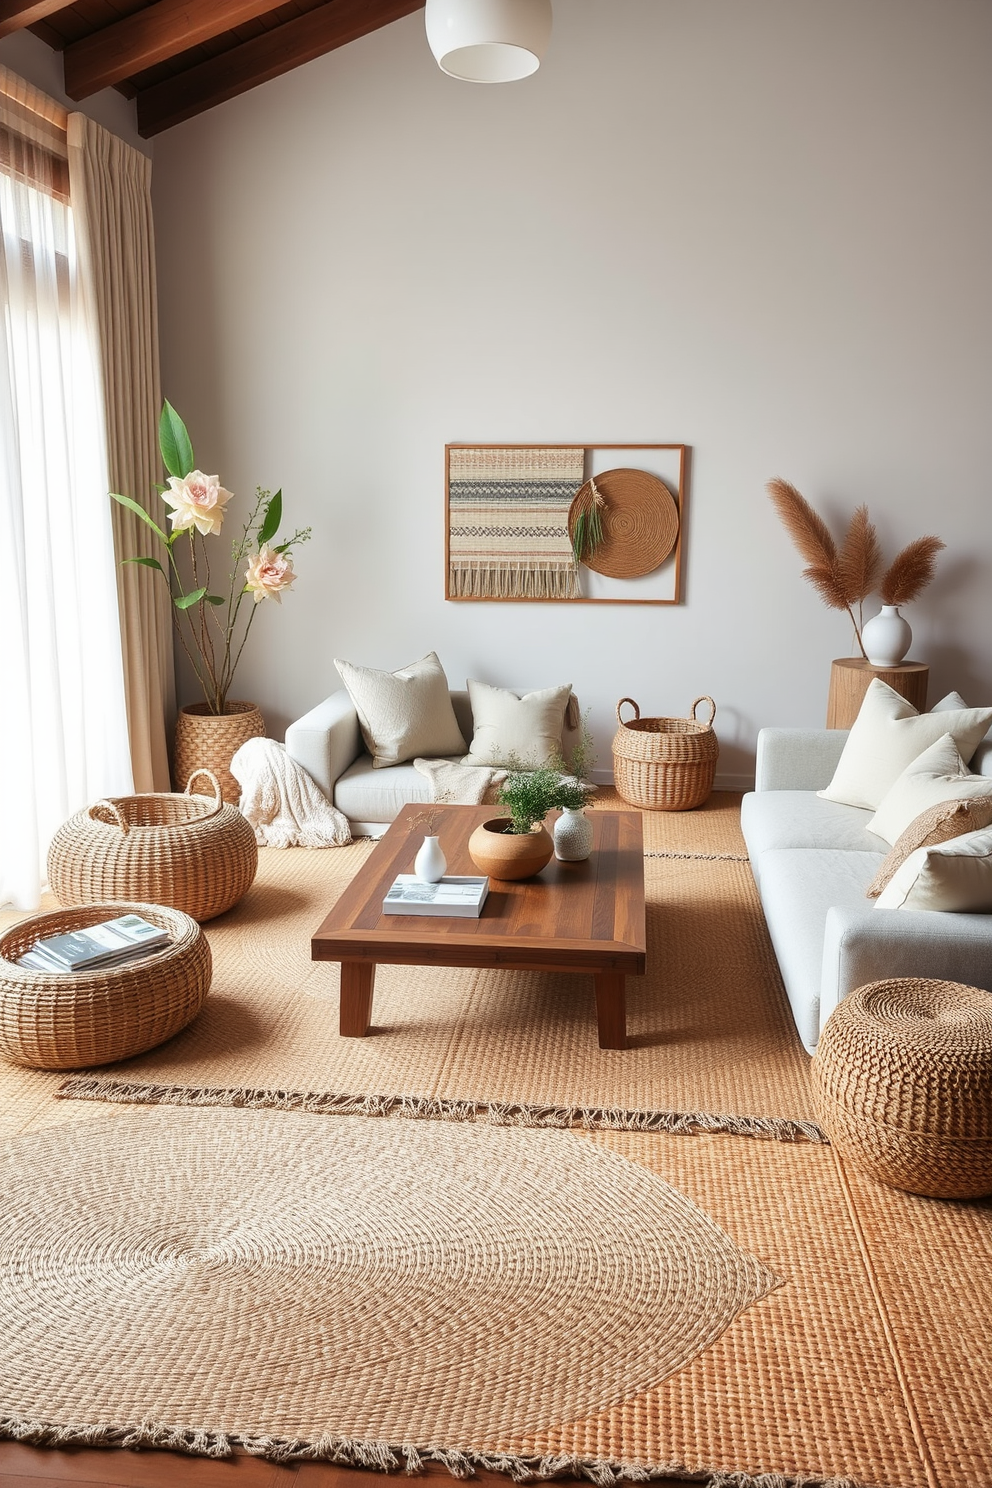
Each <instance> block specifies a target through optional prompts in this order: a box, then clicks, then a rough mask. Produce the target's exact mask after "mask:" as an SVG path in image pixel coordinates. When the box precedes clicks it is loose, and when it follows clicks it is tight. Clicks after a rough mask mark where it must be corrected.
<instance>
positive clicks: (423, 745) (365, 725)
mask: <svg viewBox="0 0 992 1488" xmlns="http://www.w3.org/2000/svg"><path fill="white" fill-rule="evenodd" d="M334 665H335V666H336V667H337V669H338V671H339V672H340V674H341V681H342V682H343V683H344V685H345V687H346V688H347V689H348V695H349V697H350V698H351V701H352V702H353V703H354V705H355V712H356V713H357V714H358V722H359V724H360V726H361V730H362V738H363V739H364V740H365V747H366V749H367V750H368V752H369V754H370V755H371V756H372V766H373V769H384V768H385V767H386V766H388V765H401V764H402V763H403V761H404V760H411V759H414V758H415V756H416V755H418V754H422V755H427V756H428V757H430V756H438V755H441V756H443V755H450V754H462V753H463V751H464V749H465V740H464V739H463V738H462V731H461V729H460V728H459V727H458V720H457V719H456V718H455V710H454V708H452V706H451V696H450V694H449V692H448V679H447V677H446V676H445V675H444V668H443V667H442V666H441V663H440V662H439V661H438V659H437V656H436V654H435V653H434V652H433V651H432V652H431V653H430V655H429V656H425V657H423V658H422V659H421V660H420V661H412V662H411V663H410V665H409V666H405V667H400V669H399V671H398V672H378V671H376V670H375V669H374V668H373V667H360V666H354V665H353V663H352V662H350V661H339V660H337V658H335V661H334Z"/></svg>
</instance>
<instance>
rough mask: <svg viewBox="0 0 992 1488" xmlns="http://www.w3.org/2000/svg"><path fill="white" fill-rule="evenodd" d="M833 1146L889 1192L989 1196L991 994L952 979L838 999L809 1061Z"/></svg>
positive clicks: (909, 981)
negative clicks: (890, 1190)
mask: <svg viewBox="0 0 992 1488" xmlns="http://www.w3.org/2000/svg"><path fill="white" fill-rule="evenodd" d="M812 1077H813V1089H814V1095H815V1098H816V1104H817V1109H818V1113H819V1117H820V1121H821V1123H822V1125H823V1127H824V1130H825V1131H826V1132H827V1134H828V1136H829V1137H830V1140H831V1141H832V1142H833V1144H834V1145H835V1146H836V1147H838V1148H839V1149H840V1151H841V1152H843V1153H845V1154H846V1155H847V1156H849V1157H850V1159H851V1161H852V1162H853V1163H854V1164H856V1166H858V1167H860V1168H862V1169H864V1170H865V1171H866V1172H868V1173H869V1174H871V1176H872V1177H873V1178H877V1179H878V1180H879V1181H880V1182H882V1183H887V1184H888V1185H889V1186H890V1187H892V1188H901V1189H906V1190H907V1191H908V1192H910V1193H918V1194H927V1195H929V1196H930V1197H932V1198H947V1199H968V1198H978V1197H979V1196H981V1195H983V1194H987V1193H992V995H990V994H989V993H988V992H985V991H983V990H982V989H981V988H979V987H965V986H962V985H961V984H960V983H959V982H940V981H929V980H923V979H913V978H903V979H897V980H893V981H884V982H872V983H870V984H869V985H868V986H866V987H861V988H859V989H858V991H856V992H852V993H851V994H850V996H849V997H845V998H844V1000H843V1001H842V1002H840V1003H838V1005H837V1007H836V1008H835V1009H834V1011H833V1012H832V1013H831V1015H830V1017H829V1018H828V1019H827V1023H826V1026H825V1027H824V1030H823V1033H822V1035H821V1037H820V1042H819V1045H818V1046H817V1050H816V1053H815V1055H814V1056H813V1064H812Z"/></svg>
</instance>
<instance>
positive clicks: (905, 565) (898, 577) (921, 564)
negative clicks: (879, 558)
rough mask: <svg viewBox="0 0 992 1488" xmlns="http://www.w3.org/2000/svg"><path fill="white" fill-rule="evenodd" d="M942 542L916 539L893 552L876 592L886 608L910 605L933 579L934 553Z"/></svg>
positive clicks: (940, 546)
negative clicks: (894, 554) (893, 554)
mask: <svg viewBox="0 0 992 1488" xmlns="http://www.w3.org/2000/svg"><path fill="white" fill-rule="evenodd" d="M944 547H946V543H942V542H941V540H940V538H939V537H933V536H929V537H918V538H917V539H916V541H915V542H911V543H908V544H907V545H906V547H904V548H903V550H902V552H901V553H897V554H896V556H895V557H894V558H893V560H892V562H891V563H890V564H889V567H888V569H887V570H886V572H885V573H884V574H883V575H882V582H881V583H880V584H879V586H878V592H879V594H880V595H881V597H882V603H883V604H887V605H907V604H912V602H913V600H914V599H918V598H919V596H920V595H921V594H922V592H923V590H924V589H925V588H926V587H927V585H928V584H929V583H930V580H931V579H932V578H933V571H934V564H935V563H936V560H937V554H938V553H939V552H940V551H941V549H942V548H944Z"/></svg>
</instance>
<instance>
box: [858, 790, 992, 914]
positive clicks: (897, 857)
mask: <svg viewBox="0 0 992 1488" xmlns="http://www.w3.org/2000/svg"><path fill="white" fill-rule="evenodd" d="M990 824H992V796H988V797H978V798H977V799H974V800H961V801H940V802H938V803H937V805H936V806H929V807H927V809H926V811H921V812H920V814H919V816H917V817H915V818H914V819H913V821H911V822H910V824H909V826H908V827H907V828H906V830H905V831H904V832H900V834H899V836H898V837H897V838H896V840H895V843H894V844H893V847H892V851H891V852H890V853H889V854H888V856H887V857H886V859H885V861H884V862H883V863H882V864H881V865H880V867H879V870H878V872H877V873H876V874H875V877H874V878H873V879H872V881H871V883H870V884H869V885H868V887H867V889H865V896H866V897H867V898H868V899H877V898H878V896H879V894H881V892H882V890H883V889H884V888H885V886H886V884H887V883H889V881H890V880H891V879H892V877H893V876H894V874H895V873H896V872H897V871H898V869H899V868H901V867H902V865H903V863H905V861H906V859H907V858H908V857H909V856H910V854H912V853H914V852H916V850H917V848H918V847H939V845H940V844H941V843H942V842H951V841H952V840H953V839H954V838H955V837H961V836H963V835H964V833H965V832H980V831H981V830H982V828H983V827H987V826H989V825H990Z"/></svg>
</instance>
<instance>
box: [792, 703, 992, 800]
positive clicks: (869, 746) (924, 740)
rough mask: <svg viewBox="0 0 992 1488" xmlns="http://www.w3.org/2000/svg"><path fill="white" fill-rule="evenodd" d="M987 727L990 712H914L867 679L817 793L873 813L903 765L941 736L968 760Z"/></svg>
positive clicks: (982, 710)
mask: <svg viewBox="0 0 992 1488" xmlns="http://www.w3.org/2000/svg"><path fill="white" fill-rule="evenodd" d="M990 723H992V708H948V709H944V708H942V709H941V710H940V712H938V713H917V711H916V709H915V708H914V707H913V705H912V703H907V701H906V699H905V698H904V697H900V696H899V694H898V693H897V692H894V691H893V689H892V688H891V687H889V686H888V685H887V684H886V683H885V682H883V681H881V679H880V678H878V677H873V678H872V680H871V682H870V683H869V685H868V691H867V692H866V693H865V696H864V701H863V702H862V704H861V709H860V712H859V713H858V716H857V718H856V719H855V720H854V723H853V725H852V727H851V732H850V734H849V735H848V738H847V743H846V744H845V745H844V751H843V753H842V754H841V757H840V759H839V760H838V762H837V769H836V770H835V771H834V778H833V779H832V780H831V782H830V784H829V785H828V786H827V788H826V790H822V791H817V795H819V796H822V797H823V798H824V799H825V800H827V801H839V802H840V803H841V804H842V805H844V806H862V807H865V808H867V809H868V810H869V811H877V810H878V807H879V805H880V804H881V801H882V797H883V796H884V795H885V793H886V791H887V790H888V789H889V787H890V786H891V785H892V784H893V782H894V781H895V780H897V779H898V777H899V776H900V775H901V774H902V772H903V770H905V768H906V766H907V765H908V764H910V763H911V762H912V761H913V760H914V759H916V757H917V756H918V755H920V754H922V753H923V751H924V749H928V748H929V747H930V745H931V744H934V743H936V741H937V740H938V739H939V738H940V737H941V735H942V734H950V735H951V736H952V738H953V739H954V742H955V743H956V744H957V746H958V748H959V750H960V751H961V755H962V757H963V758H964V759H965V760H970V759H971V756H972V755H973V754H974V752H975V750H976V749H977V748H978V745H979V743H980V742H981V740H982V738H983V737H984V735H985V732H986V730H987V729H988V727H989V724H990Z"/></svg>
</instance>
